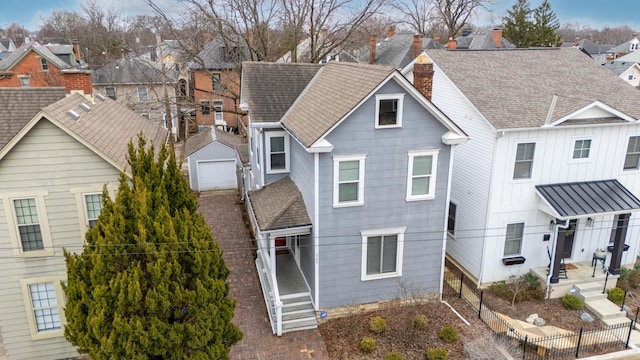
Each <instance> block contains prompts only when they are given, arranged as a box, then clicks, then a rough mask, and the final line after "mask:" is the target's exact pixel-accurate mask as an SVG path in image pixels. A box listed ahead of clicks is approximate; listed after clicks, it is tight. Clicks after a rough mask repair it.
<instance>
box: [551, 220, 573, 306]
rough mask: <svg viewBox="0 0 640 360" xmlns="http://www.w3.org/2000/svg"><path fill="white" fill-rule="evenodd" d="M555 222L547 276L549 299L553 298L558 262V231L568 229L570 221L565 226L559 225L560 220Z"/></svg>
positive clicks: (566, 221)
mask: <svg viewBox="0 0 640 360" xmlns="http://www.w3.org/2000/svg"><path fill="white" fill-rule="evenodd" d="M552 221H553V230H552V231H553V240H552V241H551V260H550V262H549V274H547V284H546V286H547V289H546V293H547V299H549V298H550V297H551V277H552V276H553V268H554V266H553V264H555V261H556V246H558V229H566V228H568V227H569V220H565V222H564V225H562V224H558V219H554V220H552Z"/></svg>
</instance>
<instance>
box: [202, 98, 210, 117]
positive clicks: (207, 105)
mask: <svg viewBox="0 0 640 360" xmlns="http://www.w3.org/2000/svg"><path fill="white" fill-rule="evenodd" d="M200 108H201V109H202V115H208V114H211V103H210V102H209V100H202V101H200Z"/></svg>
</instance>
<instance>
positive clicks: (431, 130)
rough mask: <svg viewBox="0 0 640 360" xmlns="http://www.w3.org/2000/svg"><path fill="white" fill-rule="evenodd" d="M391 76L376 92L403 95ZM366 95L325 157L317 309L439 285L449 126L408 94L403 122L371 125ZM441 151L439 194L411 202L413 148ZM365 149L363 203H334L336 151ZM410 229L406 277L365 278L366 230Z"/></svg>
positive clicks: (370, 103)
mask: <svg viewBox="0 0 640 360" xmlns="http://www.w3.org/2000/svg"><path fill="white" fill-rule="evenodd" d="M403 92H404V90H403V89H402V88H401V87H400V86H399V85H398V84H397V83H395V82H394V81H391V82H389V83H387V84H385V85H384V86H383V87H382V88H381V89H380V90H379V92H378V93H403ZM374 114H375V97H371V98H369V99H368V100H367V101H366V102H365V103H364V104H362V105H361V106H360V107H359V108H358V109H357V110H356V111H355V112H354V113H353V114H351V115H350V117H349V118H347V119H346V120H345V121H344V122H343V123H342V124H340V125H339V126H338V127H337V128H336V129H334V131H333V132H332V133H331V134H330V135H329V136H328V137H327V140H328V141H329V142H330V143H331V144H333V145H334V150H333V152H331V153H327V154H321V155H320V157H321V159H320V174H321V175H320V200H319V201H320V207H319V209H320V210H319V211H320V214H319V217H320V220H319V224H316V226H319V228H320V229H319V232H320V259H319V261H320V305H319V307H320V308H332V307H336V306H346V305H352V304H358V303H367V302H377V301H381V300H389V299H393V298H395V297H397V296H399V295H400V292H401V288H400V287H401V286H400V284H405V285H407V286H411V287H412V288H415V289H418V290H419V291H420V292H421V293H423V294H433V293H438V291H439V279H440V273H441V268H440V267H441V262H442V256H443V253H442V247H443V235H444V231H443V230H444V221H445V204H446V199H447V196H446V193H447V182H448V179H447V177H448V167H449V157H450V148H449V147H448V146H446V145H444V144H442V142H441V137H442V135H443V134H444V133H446V132H447V130H446V128H445V127H444V126H443V125H442V124H441V123H439V122H438V121H437V120H435V119H434V118H433V116H432V115H431V114H429V113H428V112H427V110H425V109H424V108H423V107H422V106H421V105H419V103H417V102H416V101H415V100H414V99H413V98H412V97H411V96H410V95H409V94H407V95H405V97H404V115H403V120H402V128H394V129H377V130H376V129H374ZM422 149H440V152H439V155H438V168H437V182H436V197H435V199H433V200H423V201H411V202H407V201H406V200H405V199H406V187H407V173H408V170H407V167H408V159H409V158H408V151H409V150H422ZM346 154H366V156H367V157H366V160H365V175H364V183H365V189H364V205H363V206H355V207H345V208H333V156H335V155H346ZM403 226H405V227H406V231H405V237H404V240H405V242H404V250H403V267H402V277H393V278H387V279H379V280H368V281H362V280H361V266H362V264H361V258H362V240H361V239H362V238H361V235H360V232H361V231H362V230H375V229H384V228H391V227H403Z"/></svg>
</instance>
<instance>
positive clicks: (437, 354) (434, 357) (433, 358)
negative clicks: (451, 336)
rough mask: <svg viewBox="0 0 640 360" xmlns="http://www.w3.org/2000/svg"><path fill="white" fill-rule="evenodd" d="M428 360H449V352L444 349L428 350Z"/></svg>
mask: <svg viewBox="0 0 640 360" xmlns="http://www.w3.org/2000/svg"><path fill="white" fill-rule="evenodd" d="M427 360H447V350H445V349H443V348H433V349H429V350H427Z"/></svg>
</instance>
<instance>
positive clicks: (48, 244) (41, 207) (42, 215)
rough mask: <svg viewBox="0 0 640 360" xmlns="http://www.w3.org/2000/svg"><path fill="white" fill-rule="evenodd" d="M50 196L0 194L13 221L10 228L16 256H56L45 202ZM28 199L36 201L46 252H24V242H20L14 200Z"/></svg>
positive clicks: (41, 194) (45, 194) (40, 193)
mask: <svg viewBox="0 0 640 360" xmlns="http://www.w3.org/2000/svg"><path fill="white" fill-rule="evenodd" d="M48 195H49V192H48V191H34V192H17V193H5V194H0V199H2V200H3V202H4V210H5V214H10V215H9V216H10V219H11V220H9V221H10V224H9V226H8V227H9V237H10V238H11V245H12V247H13V255H14V256H20V257H40V256H53V255H54V250H53V242H52V241H51V230H50V229H49V217H48V216H47V211H46V209H47V208H46V206H45V202H44V198H45V196H48ZM28 198H33V199H35V201H36V209H37V210H38V221H39V225H40V232H41V233H42V243H43V245H44V250H35V251H22V242H21V241H20V234H19V233H18V218H17V217H16V211H15V207H14V205H13V200H18V199H28ZM7 220H8V219H7Z"/></svg>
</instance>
